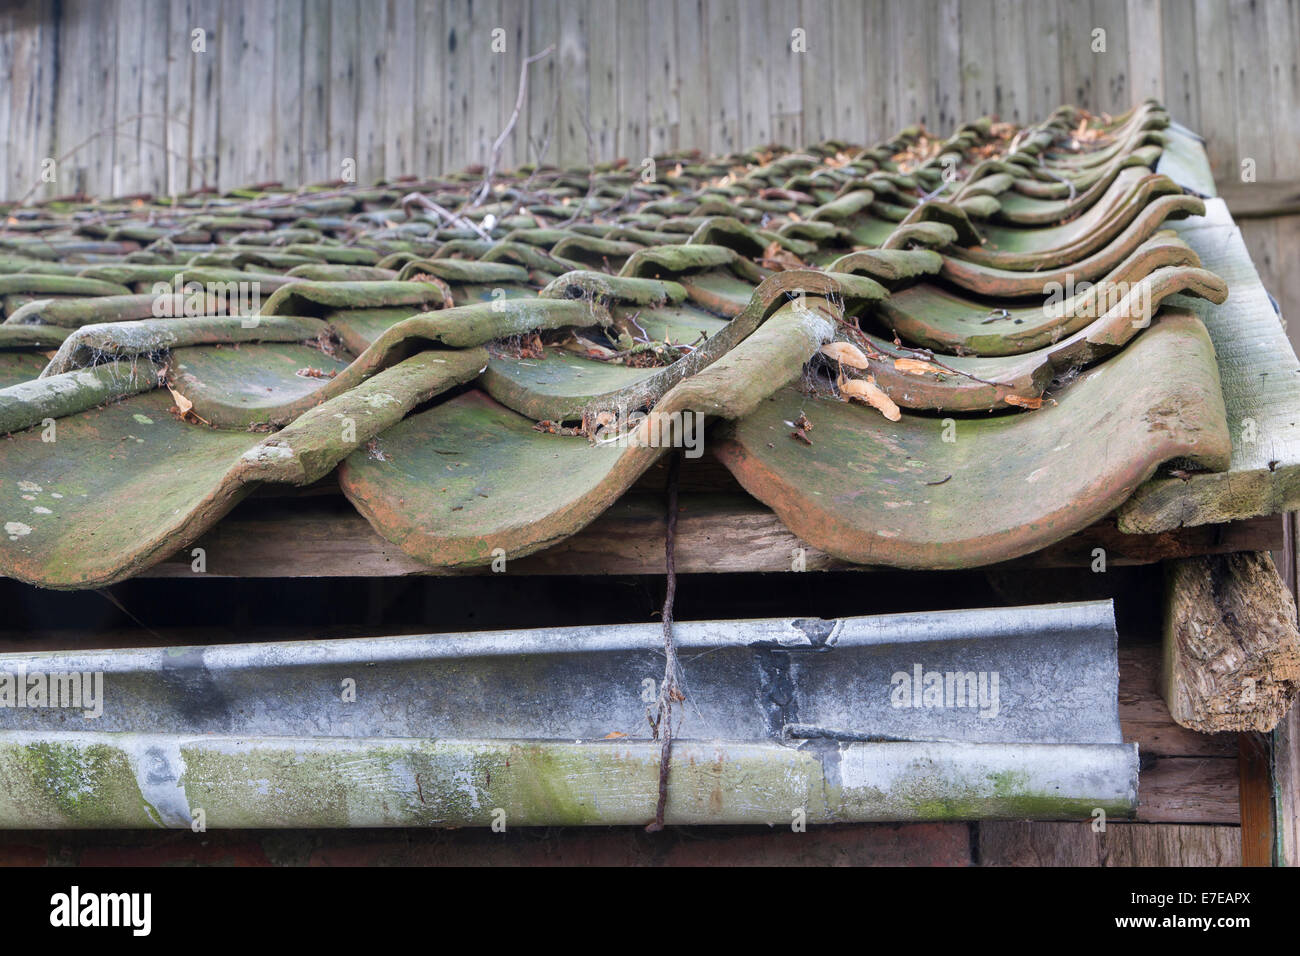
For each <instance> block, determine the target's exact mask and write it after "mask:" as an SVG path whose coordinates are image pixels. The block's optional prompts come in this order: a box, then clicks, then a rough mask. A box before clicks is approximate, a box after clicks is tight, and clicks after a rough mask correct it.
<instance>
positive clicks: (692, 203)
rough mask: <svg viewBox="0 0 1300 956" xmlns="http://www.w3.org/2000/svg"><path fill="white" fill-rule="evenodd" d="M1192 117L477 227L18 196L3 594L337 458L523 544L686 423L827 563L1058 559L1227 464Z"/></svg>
mask: <svg viewBox="0 0 1300 956" xmlns="http://www.w3.org/2000/svg"><path fill="white" fill-rule="evenodd" d="M1081 121H1082V123H1083V125H1082V126H1081V125H1080V123H1081ZM1168 127H1169V120H1168V116H1167V114H1166V113H1165V112H1164V110H1163V109H1162V108H1161V107H1159V106H1158V104H1155V103H1152V102H1147V103H1144V104H1143V105H1141V106H1140V107H1138V108H1137V109H1135V110H1134V111H1132V112H1131V113H1130V114H1128V115H1127V116H1125V117H1120V118H1119V119H1118V120H1116V121H1115V122H1114V123H1113V124H1111V125H1109V126H1108V125H1104V124H1102V123H1101V122H1099V121H1098V120H1096V119H1095V118H1093V117H1090V116H1087V115H1086V114H1082V113H1080V112H1078V111H1075V110H1073V109H1070V108H1063V109H1061V110H1058V111H1057V112H1056V113H1054V114H1053V115H1052V116H1051V117H1049V118H1048V120H1047V121H1046V122H1044V123H1043V124H1041V125H1039V126H1037V127H1033V128H1028V129H1015V128H1013V127H1010V126H1007V125H1004V124H994V123H993V122H991V121H989V120H982V121H979V122H975V123H971V124H967V125H966V126H963V127H961V128H960V129H959V130H958V131H957V132H956V133H955V134H954V135H953V136H952V137H950V138H949V139H948V140H946V141H943V142H936V141H935V140H933V139H931V138H929V137H928V136H927V135H926V134H925V133H924V131H923V130H921V129H920V128H917V127H911V128H909V129H907V130H905V131H903V132H902V133H900V134H899V135H898V136H897V137H895V138H894V139H893V140H891V141H889V142H888V143H884V144H880V145H879V146H877V147H873V148H867V149H862V148H858V147H854V146H850V145H849V144H845V143H840V142H830V143H824V144H817V145H816V146H813V147H809V148H808V149H805V150H803V151H800V152H797V153H795V152H790V151H788V150H781V149H779V148H773V149H770V150H760V151H753V152H751V153H748V154H743V155H734V156H726V157H714V158H707V157H701V156H698V155H697V154H677V155H670V156H663V157H657V168H658V170H659V171H660V175H659V179H658V181H655V182H645V181H643V180H642V178H641V176H640V171H639V170H633V169H621V168H615V167H612V166H610V165H608V164H606V165H602V166H598V167H595V168H594V169H592V170H585V169H564V170H561V169H556V168H549V167H544V168H534V169H527V170H521V171H518V172H516V173H513V174H503V175H500V176H498V177H496V179H495V182H494V183H493V188H492V189H491V190H489V191H488V193H487V196H486V198H487V201H486V202H485V203H483V204H482V205H479V206H475V205H474V204H473V202H472V200H473V197H474V195H475V194H476V193H477V192H478V190H479V186H480V181H481V173H479V174H474V173H471V172H466V173H463V174H456V175H449V176H442V177H438V178H436V179H431V180H427V181H422V182H417V181H414V180H411V181H402V182H400V183H381V184H378V185H376V186H365V187H362V186H355V185H347V184H328V185H325V186H319V187H308V188H305V189H303V190H299V191H296V192H291V191H287V190H283V189H280V188H278V187H267V188H253V189H248V190H237V191H235V192H233V193H231V194H228V195H226V196H212V195H193V196H182V197H176V198H173V199H163V198H156V199H143V200H126V201H124V200H106V201H102V202H99V203H87V202H84V201H80V200H77V199H69V200H56V201H50V202H46V203H44V204H41V205H38V206H35V207H29V208H23V209H15V210H10V219H9V225H8V226H7V227H6V228H5V229H4V230H3V231H0V302H3V307H4V312H5V322H4V324H3V325H0V429H3V430H5V431H8V432H11V433H12V434H11V436H10V440H9V441H6V442H4V443H2V444H0V515H3V519H4V526H5V532H6V535H5V538H4V539H3V540H0V570H2V571H3V572H4V573H6V574H9V575H12V576H15V577H18V578H21V579H23V580H26V581H30V582H33V583H36V584H40V585H45V586H50V587H65V588H75V587H94V586H99V585H102V584H105V583H109V582H112V581H117V580H121V579H122V578H125V577H128V576H130V575H132V574H135V573H138V572H139V571H140V570H141V569H142V568H145V567H147V566H149V565H150V564H151V563H154V562H157V561H159V560H161V559H163V558H165V557H166V556H167V555H169V554H170V553H172V552H174V551H176V550H177V549H179V548H182V547H184V546H186V545H188V544H190V543H191V542H192V541H193V540H194V539H195V538H196V537H197V536H198V535H200V534H201V533H202V532H203V531H204V530H205V529H207V528H209V527H211V526H212V525H213V524H214V523H216V522H218V521H220V519H221V518H222V516H223V515H224V514H225V513H226V512H227V511H228V510H229V509H230V508H231V507H232V506H233V505H234V503H235V502H236V501H237V500H238V499H239V498H241V497H242V496H244V495H246V494H247V493H248V492H249V491H251V490H252V489H253V488H254V487H255V486H256V485H258V484H260V483H266V482H271V483H282V484H283V483H288V484H299V485H301V484H307V483H310V482H312V481H316V480H318V479H319V478H321V477H322V476H324V475H327V474H329V473H330V472H331V471H334V470H335V469H337V473H338V480H339V484H340V485H341V487H342V490H343V492H344V494H345V495H347V497H348V499H349V500H350V501H351V502H352V503H353V504H354V505H355V506H356V508H357V509H358V511H360V512H361V514H363V515H364V516H365V517H366V518H367V519H368V520H369V521H370V522H371V524H372V525H373V526H374V527H375V529H376V530H377V531H378V532H379V533H380V534H382V535H383V536H385V537H386V538H388V539H390V540H391V541H393V542H394V543H395V544H397V545H398V546H399V547H400V548H402V549H403V550H404V551H405V552H406V553H407V554H408V555H410V556H412V557H414V558H415V559H417V560H419V561H421V562H424V563H427V564H431V565H444V566H463V565H472V564H476V563H487V562H489V561H491V559H492V555H493V552H494V549H496V548H501V549H504V551H505V553H506V554H508V555H509V556H511V557H515V556H522V555H525V554H528V553H531V552H534V551H537V550H540V549H545V548H547V547H549V546H551V545H553V544H555V543H556V542H558V541H560V540H562V539H564V538H565V537H567V536H569V535H571V534H573V533H574V532H575V531H577V530H579V529H580V528H582V527H583V526H584V525H585V524H587V523H588V522H590V521H592V520H593V519H594V518H596V517H597V516H598V515H600V514H601V513H602V512H603V511H604V510H605V509H606V508H608V507H609V505H610V504H612V503H613V502H614V501H615V500H616V499H617V498H618V497H619V495H621V494H622V493H623V492H624V491H626V490H627V489H628V488H629V487H630V486H631V485H632V484H633V483H634V482H635V481H636V480H637V479H638V477H640V476H641V475H642V474H643V473H644V472H645V471H646V469H647V468H649V467H650V466H651V465H653V464H654V463H655V462H656V461H657V460H658V459H660V458H661V457H663V456H664V455H666V454H669V453H670V452H669V449H668V448H667V447H662V443H658V442H656V441H655V438H656V432H657V430H658V429H659V428H660V426H662V428H663V429H664V435H671V436H672V437H673V439H674V440H675V441H677V442H678V443H680V442H681V440H682V439H683V437H686V438H691V437H692V436H691V435H690V434H689V433H686V434H685V435H684V434H683V432H682V431H681V429H682V428H684V427H687V426H686V425H684V424H683V422H684V421H688V422H693V421H694V419H689V420H685V419H683V417H682V416H683V415H690V414H696V413H697V414H699V415H701V416H705V417H706V419H707V421H709V422H710V423H711V424H710V426H709V429H710V430H709V432H708V438H707V439H705V440H707V441H710V442H714V443H715V444H716V445H717V448H718V449H719V455H720V457H721V458H722V460H723V461H724V462H725V463H726V465H727V466H728V467H729V468H731V469H732V471H733V472H734V473H735V475H736V476H737V477H738V478H739V479H740V481H741V483H742V484H743V485H744V486H745V487H746V488H747V489H748V490H749V491H750V492H751V493H752V494H753V495H754V496H755V497H757V498H759V499H760V500H761V501H763V502H765V503H767V504H768V505H770V506H771V507H772V508H773V509H774V510H775V511H776V512H777V514H778V515H779V516H780V517H781V519H782V520H783V521H785V522H786V524H787V525H788V526H789V527H790V528H791V529H792V530H793V531H794V532H795V533H797V534H798V535H800V536H801V537H802V538H803V539H804V540H805V541H807V542H808V543H810V544H811V545H813V546H815V547H817V548H819V549H822V550H824V551H826V552H828V553H829V554H831V555H834V556H836V557H838V558H842V559H847V560H851V561H855V562H865V563H879V564H890V565H899V566H909V567H917V566H920V567H960V566H970V565H976V564H982V563H989V562H996V561H1001V560H1005V559H1008V558H1012V557H1015V556H1018V555H1020V554H1024V553H1026V552H1027V551H1030V550H1033V549H1035V548H1039V547H1043V546H1046V545H1049V544H1052V543H1053V542H1055V541H1057V540H1059V539H1061V538H1063V537H1065V536H1066V535H1069V534H1071V533H1072V532H1074V531H1076V530H1078V529H1080V528H1082V527H1083V526H1084V525H1086V524H1088V523H1089V522H1092V521H1094V520H1096V519H1097V518H1099V517H1101V516H1102V515H1104V514H1106V513H1108V512H1110V511H1112V510H1114V509H1115V508H1117V507H1118V506H1121V505H1122V504H1124V502H1125V501H1126V499H1128V498H1129V497H1130V496H1131V495H1132V494H1133V493H1134V491H1135V490H1136V489H1137V488H1138V487H1139V486H1140V485H1141V484H1142V483H1143V482H1144V481H1146V480H1147V479H1149V478H1151V476H1152V475H1153V474H1155V473H1156V471H1157V469H1158V468H1159V467H1160V466H1161V465H1162V463H1164V462H1167V461H1170V460H1172V459H1178V460H1179V461H1180V462H1181V463H1182V465H1183V467H1184V468H1190V467H1199V468H1201V469H1205V470H1208V471H1222V470H1224V469H1226V468H1227V467H1228V466H1229V456H1230V454H1231V452H1232V443H1231V440H1230V437H1229V432H1228V420H1227V416H1226V414H1225V408H1224V400H1223V397H1222V395H1221V393H1220V387H1219V369H1218V366H1217V364H1216V361H1215V350H1214V347H1213V346H1212V345H1211V342H1210V337H1209V336H1208V335H1207V333H1206V329H1205V327H1204V326H1203V325H1202V323H1201V319H1200V318H1198V316H1197V315H1196V314H1195V313H1193V312H1191V311H1188V310H1187V309H1185V308H1183V307H1182V304H1183V302H1185V301H1186V300H1185V299H1184V298H1181V297H1185V296H1187V295H1192V296H1201V297H1203V298H1204V299H1206V300H1208V301H1210V302H1215V303H1217V302H1222V301H1223V299H1224V297H1225V296H1226V295H1227V293H1228V288H1227V286H1226V285H1225V283H1224V282H1223V280H1222V279H1220V278H1219V277H1218V276H1217V275H1215V274H1214V273H1213V272H1211V271H1207V270H1206V269H1204V268H1202V267H1201V265H1202V263H1201V261H1200V259H1199V258H1198V256H1197V254H1196V252H1195V251H1194V249H1193V248H1192V246H1191V245H1189V243H1188V242H1186V241H1184V240H1183V239H1181V238H1179V237H1178V236H1177V235H1175V234H1174V233H1173V232H1170V231H1168V230H1167V229H1163V228H1162V226H1163V225H1164V224H1165V223H1166V221H1167V220H1170V219H1177V218H1181V217H1186V216H1189V215H1191V216H1195V215H1199V214H1202V213H1204V212H1205V211H1206V207H1205V203H1204V201H1203V200H1202V199H1201V198H1199V197H1197V196H1194V195H1189V194H1187V193H1186V192H1185V191H1184V190H1183V188H1182V186H1180V185H1179V183H1178V182H1177V181H1175V179H1173V178H1170V176H1168V175H1164V174H1162V173H1159V172H1153V171H1152V167H1153V166H1154V165H1155V164H1156V163H1157V162H1158V161H1159V159H1160V158H1161V157H1162V155H1164V152H1165V146H1166V144H1168V143H1170V142H1175V141H1178V140H1177V137H1178V136H1179V135H1181V134H1179V133H1178V132H1177V131H1176V130H1170V129H1169V128H1168ZM1081 130H1089V131H1090V132H1089V133H1088V135H1086V136H1084V135H1082V133H1081ZM1178 142H1179V146H1178V149H1179V150H1180V151H1181V152H1180V158H1179V160H1178V162H1176V163H1175V164H1174V165H1173V168H1174V169H1175V170H1176V171H1177V170H1181V169H1185V168H1190V166H1189V164H1190V162H1191V161H1189V159H1188V158H1187V157H1186V156H1185V155H1183V153H1185V152H1186V147H1185V145H1183V144H1182V143H1181V141H1178ZM1091 282H1096V283H1098V284H1097V285H1096V286H1094V287H1093V288H1092V289H1090V290H1089V289H1088V288H1086V285H1087V284H1088V283H1091ZM1054 290H1055V291H1054ZM1067 290H1068V291H1067ZM1171 296H1178V297H1180V298H1178V299H1177V300H1176V302H1177V306H1176V307H1175V306H1174V305H1172V304H1171V301H1174V300H1170V297H1171ZM1157 310H1158V311H1157ZM830 343H840V344H839V345H837V346H835V347H834V348H828V349H823V346H826V345H828V344H830ZM854 397H857V398H865V399H867V401H866V402H862V401H858V400H853V399H854ZM895 406H897V407H896V408H895ZM643 412H648V413H649V417H648V418H642V417H641V413H643ZM632 413H636V414H635V415H633V414H632ZM942 416H946V417H942ZM51 420H52V423H51ZM51 428H52V429H53V432H54V433H55V434H56V436H57V437H56V438H55V440H49V438H48V437H46V436H47V435H48V434H50V429H51ZM674 428H675V429H677V431H676V432H673V431H672V429H674ZM1189 463H1195V464H1194V465H1193V464H1189Z"/></svg>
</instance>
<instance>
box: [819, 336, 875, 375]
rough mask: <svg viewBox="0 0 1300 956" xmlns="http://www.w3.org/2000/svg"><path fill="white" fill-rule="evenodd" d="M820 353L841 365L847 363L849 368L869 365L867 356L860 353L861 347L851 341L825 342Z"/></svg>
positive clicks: (868, 366) (862, 367)
mask: <svg viewBox="0 0 1300 956" xmlns="http://www.w3.org/2000/svg"><path fill="white" fill-rule="evenodd" d="M821 353H822V355H825V356H826V357H827V358H829V359H833V360H835V361H836V362H839V363H840V364H841V365H847V366H848V367H849V368H860V369H865V368H870V367H871V366H870V365H869V364H868V363H867V357H866V356H865V355H863V354H862V349H860V348H858V347H857V346H856V345H854V344H853V343H852V342H827V343H826V344H825V345H823V346H822V347H821Z"/></svg>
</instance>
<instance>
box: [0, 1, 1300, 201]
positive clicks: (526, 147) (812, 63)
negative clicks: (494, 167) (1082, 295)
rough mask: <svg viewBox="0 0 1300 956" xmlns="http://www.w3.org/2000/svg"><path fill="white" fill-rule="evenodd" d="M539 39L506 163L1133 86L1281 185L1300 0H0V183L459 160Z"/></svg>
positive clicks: (1097, 94) (55, 187) (365, 175)
mask: <svg viewBox="0 0 1300 956" xmlns="http://www.w3.org/2000/svg"><path fill="white" fill-rule="evenodd" d="M196 31H201V32H196ZM796 31H802V32H801V33H797V32H796ZM1097 31H1104V35H1103V34H1101V33H1098V32H1097ZM796 41H797V42H796ZM1103 43H1104V47H1103ZM550 44H555V45H556V50H555V52H554V53H553V54H552V55H551V57H549V58H548V59H546V60H544V61H542V62H541V63H540V64H538V66H537V67H536V68H535V69H534V70H533V71H532V75H531V81H530V88H529V91H528V96H527V98H526V101H525V103H524V109H523V113H522V115H521V117H520V121H519V125H518V126H517V127H516V129H515V131H514V133H513V135H512V136H511V137H510V138H509V140H508V141H507V143H506V148H505V155H504V157H503V161H504V162H505V163H506V164H507V165H513V164H517V163H519V162H523V161H525V160H527V159H530V158H532V157H534V156H536V154H537V153H538V152H539V151H540V150H541V149H542V147H543V146H544V145H545V146H546V147H547V150H548V152H547V158H548V159H549V160H551V161H559V162H563V163H585V162H587V161H588V160H589V158H595V159H605V158H612V157H614V156H627V157H628V158H630V159H632V160H634V161H639V158H640V157H643V156H645V155H649V154H651V153H652V152H656V151H662V150H667V149H671V148H674V147H689V146H698V147H701V148H704V149H707V150H713V151H725V150H732V149H738V148H743V147H749V146H754V145H761V144H763V143H765V142H767V141H771V140H774V139H775V140H780V141H784V142H788V143H790V144H792V145H798V144H800V143H802V142H808V141H813V140H817V139H821V138H825V137H829V136H837V137H841V138H845V139H850V140H854V141H858V142H870V141H874V140H878V139H881V138H884V137H886V136H888V135H890V134H891V133H892V132H893V131H894V130H895V129H896V128H897V127H899V126H902V125H906V124H907V123H909V122H913V121H916V120H924V121H925V122H926V123H927V125H929V126H930V127H931V128H932V129H934V130H936V131H938V132H940V133H942V132H946V131H948V130H949V129H951V128H952V126H953V125H954V124H955V123H956V122H959V121H960V120H962V119H965V118H971V117H974V116H977V115H979V114H982V113H985V112H996V113H999V114H1000V115H1002V116H1003V117H1004V118H1007V119H1011V120H1015V121H1025V120H1031V119H1034V118H1036V117H1039V116H1041V115H1042V114H1043V113H1044V112H1046V111H1047V110H1049V109H1050V108H1051V107H1052V106H1054V105H1056V104H1057V103H1059V102H1062V101H1071V102H1076V103H1079V104H1081V105H1083V106H1087V107H1089V108H1092V109H1096V110H1104V111H1109V112H1115V111H1119V110H1122V109H1124V108H1127V107H1128V106H1129V105H1130V104H1131V103H1132V102H1133V101H1134V100H1135V99H1139V98H1141V97H1143V96H1147V95H1153V96H1157V97H1160V98H1162V99H1164V100H1165V101H1166V102H1167V103H1168V104H1169V105H1170V107H1171V108H1172V109H1173V110H1174V111H1175V113H1176V114H1177V115H1178V116H1179V118H1180V119H1182V120H1183V121H1184V122H1185V123H1186V124H1187V125H1189V126H1191V127H1193V128H1195V129H1198V130H1199V131H1200V132H1201V133H1203V134H1204V135H1205V136H1206V138H1207V140H1208V144H1209V151H1210V156H1211V159H1212V161H1213V164H1214V169H1215V173H1216V175H1218V176H1220V177H1229V176H1239V175H1240V171H1241V165H1242V163H1243V162H1245V161H1246V160H1253V163H1254V174H1255V175H1256V176H1257V177H1258V179H1260V180H1276V179H1296V178H1300V150H1297V149H1296V148H1295V146H1296V143H1297V142H1300V0H1196V2H1194V3H1189V2H1187V0H1074V2H1068V0H1060V2H1052V0H963V2H958V0H907V2H903V0H676V2H675V3H667V2H655V0H620V2H618V3H613V2H612V0H367V2H364V3H363V2H361V0H11V2H7V3H5V4H4V5H3V9H0V81H2V82H0V129H2V130H3V136H4V144H3V146H4V148H3V149H2V150H0V195H3V196H4V197H6V198H16V197H19V196H23V195H25V194H27V193H28V192H29V190H33V187H35V189H34V190H33V191H32V195H34V196H45V195H56V194H66V193H70V192H75V191H79V190H82V191H86V192H89V193H93V194H100V195H102V194H107V193H132V192H146V191H148V192H171V191H183V190H185V189H188V188H193V187H196V186H199V185H203V184H207V185H213V186H219V187H223V188H224V187H230V186H235V185H240V184H246V183H251V182H257V181H263V180H270V179H279V180H282V181H284V182H286V183H298V182H302V181H313V180H317V181H318V180H322V179H328V178H336V177H338V176H340V174H341V173H342V172H343V169H344V163H345V162H347V161H349V160H351V161H352V162H353V163H355V168H356V174H357V176H358V178H359V179H361V180H363V181H364V180H373V179H377V178H380V177H384V176H392V175H397V174H399V173H432V172H437V171H440V170H444V169H453V168H458V167H461V166H465V165H468V164H471V163H481V162H484V161H485V160H486V159H487V154H488V152H489V150H490V146H491V143H492V140H493V139H494V138H495V137H496V135H497V134H498V133H499V132H500V130H501V129H502V128H503V127H504V126H505V123H506V121H507V119H508V117H509V115H510V111H511V109H512V108H513V105H514V99H515V94H516V89H517V81H518V74H519V66H520V62H521V61H522V59H523V57H524V56H527V55H528V53H530V52H535V51H537V50H541V49H543V48H545V47H546V46H548V45H550ZM792 45H797V46H800V47H801V48H802V49H803V50H805V51H806V52H796V50H795V49H792ZM87 140H89V142H86V141H87ZM83 144H84V145H83ZM78 147H80V148H78ZM46 158H55V159H58V160H59V161H58V163H57V165H56V167H55V173H56V175H57V181H56V182H53V183H42V182H41V161H42V160H44V159H46Z"/></svg>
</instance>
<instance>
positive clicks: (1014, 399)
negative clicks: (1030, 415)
mask: <svg viewBox="0 0 1300 956" xmlns="http://www.w3.org/2000/svg"><path fill="white" fill-rule="evenodd" d="M1003 401H1005V402H1006V403H1007V404H1008V405H1016V406H1019V407H1020V408H1042V407H1043V400H1042V399H1041V398H1030V397H1028V396H1026V395H1008V396H1007V397H1006V398H1005V399H1003Z"/></svg>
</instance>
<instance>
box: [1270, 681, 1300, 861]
mask: <svg viewBox="0 0 1300 956" xmlns="http://www.w3.org/2000/svg"><path fill="white" fill-rule="evenodd" d="M1273 812H1274V815H1275V823H1274V849H1273V862H1274V864H1276V865H1277V866H1300V707H1292V708H1291V712H1290V713H1289V714H1287V716H1286V718H1285V719H1284V720H1283V721H1282V722H1281V723H1279V724H1278V725H1277V729H1276V730H1274V731H1273Z"/></svg>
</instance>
